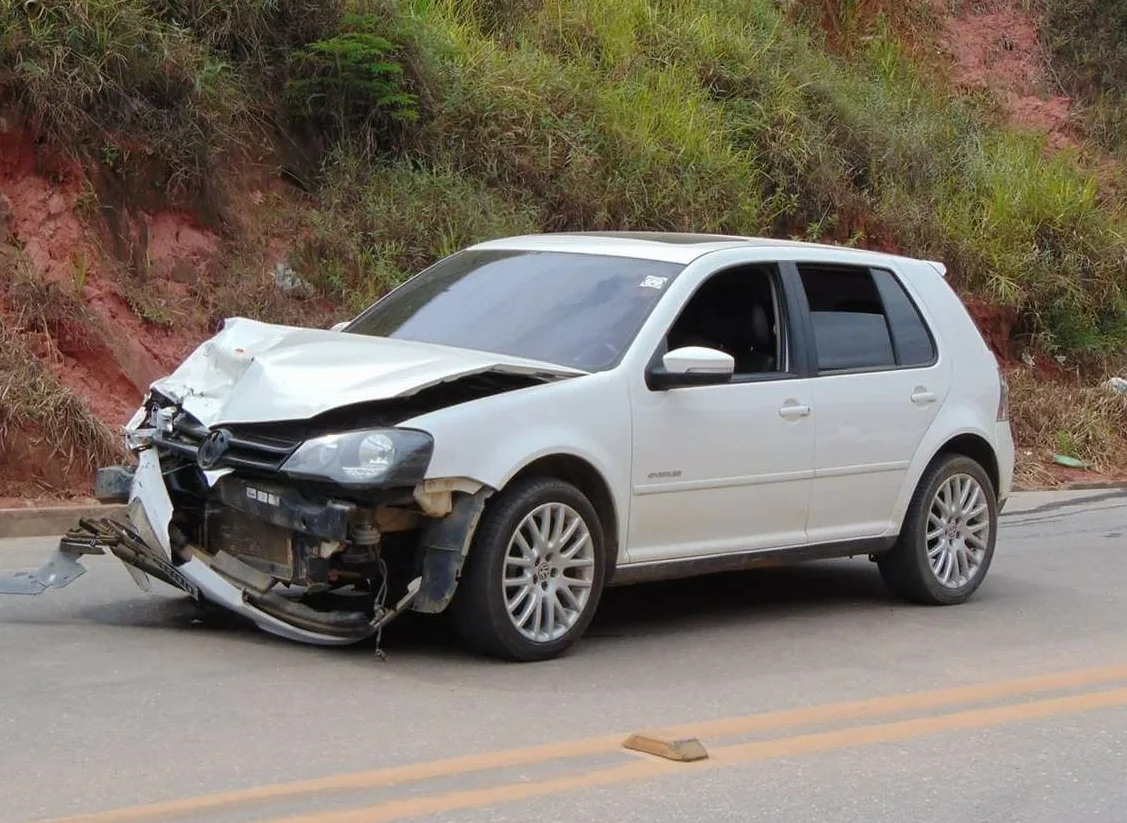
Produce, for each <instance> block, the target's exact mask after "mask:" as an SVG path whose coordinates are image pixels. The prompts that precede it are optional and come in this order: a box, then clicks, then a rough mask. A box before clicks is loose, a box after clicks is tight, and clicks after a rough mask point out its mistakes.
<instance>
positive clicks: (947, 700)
mask: <svg viewBox="0 0 1127 823" xmlns="http://www.w3.org/2000/svg"><path fill="white" fill-rule="evenodd" d="M1116 680H1127V666H1113V667H1108V668H1101V669H1084V670H1079V671H1072V672H1063V673H1059V674H1050V675H1041V676H1037V677H1026V678H1021V679H1018V680H1009V681H1004V682H998V683H984V684H979V685H972V686H957V687H954V688H948V689H940V690H936V691H927V692H912V693H908V694H902V695H892V696H886V697H877V698H872V699H867V700H856V701H851V702H847V703H834V704H829V705H824V706H814V707H810V708H802V709H785V710H782V711H774V712H767V713H764V714H753V715H748V716H745V717H733V718H727V719H722V720H712V721H704V722H697V723H687V724H683V725H679V726H673V727H665V728H666V729H667V730H668V731H669V732H671V733H673V734H676V735H679V736H683V737H700V738H708V737H713V738H715V737H732V736H736V735H740V734H749V733H752V732H757V731H769V730H772V729H779V728H786V727H790V726H803V725H805V726H811V725H816V724H819V723H830V722H836V721H847V720H860V719H865V718H873V717H881V716H888V715H893V714H897V713H904V712H912V711H923V710H927V709H935V708H943V707H945V706H955V705H959V704H965V703H975V702H985V701H989V700H1000V699H1004V698H1011V697H1019V696H1021V695H1026V694H1033V693H1036V692H1046V691H1054V690H1065V689H1076V688H1081V687H1084V686H1094V685H1098V684H1101V683H1108V682H1112V681H1116ZM626 734H627V733H626V732H623V733H621V734H615V735H606V736H600V737H591V738H586V739H582V740H572V741H565V742H561V743H549V744H546V745H542V746H532V747H528V748H519V749H509V750H504V751H497V752H486V753H482V754H471V755H464V756H461V757H452V758H447V759H443V760H435V761H430V762H425V763H411V764H407V765H404V766H393V767H390V768H383V769H371V770H367V771H361V772H353V773H349V774H341V775H333V776H330V777H321V778H312V779H309V780H299V781H294V782H291V783H279V784H274V785H267V786H256V787H253V788H249V789H236V790H233V791H228V792H220V793H216V794H211V795H202V796H199V797H189V798H184V799H180V800H169V801H162V802H157V803H148V804H144V805H139V806H132V807H128V808H124V809H118V810H114V811H107V812H96V813H94V814H84V815H78V816H74V817H68V818H62V819H58V820H55V821H47V822H46V823H138V821H147V820H157V821H164V820H165V819H167V818H170V817H174V816H183V815H187V814H192V813H195V812H204V811H208V810H215V809H226V808H230V807H233V806H240V805H243V804H249V803H261V802H273V801H279V800H285V799H287V798H292V797H305V796H308V795H313V794H320V793H323V792H331V791H348V790H364V789H377V788H384V787H388V786H394V785H398V784H402V783H412V782H419V781H423V780H430V779H434V778H438V777H449V776H453V775H460V774H468V773H472V772H480V771H488V770H498V769H505V768H511V767H516V766H529V765H534V764H537V763H546V762H548V761H552V760H563V759H568V758H576V757H585V756H591V755H597V754H606V753H608V752H613V751H616V750H618V748H619V746H620V744H621V743H622V741H623V740H624V739H625V737H626ZM631 765H634V764H631Z"/></svg>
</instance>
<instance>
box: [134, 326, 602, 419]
mask: <svg viewBox="0 0 1127 823" xmlns="http://www.w3.org/2000/svg"><path fill="white" fill-rule="evenodd" d="M484 372H495V373H502V374H526V375H537V376H543V378H544V380H545V381H549V380H556V379H561V378H566V377H576V376H579V375H582V374H586V372H583V371H580V370H577V369H569V368H567V367H564V366H557V365H554V364H551V363H542V362H540V361H537V360H526V359H524V358H520V357H511V356H509V355H504V354H495V353H493V352H480V351H474V350H472V349H460V348H452V347H449V346H440V345H436V344H433V343H417V342H414V341H409V340H394V339H391V338H386V337H368V336H365V335H359V334H347V333H343V332H334V331H328V330H324V329H307V328H298V327H293V326H279V325H275V324H272V323H262V322H259V321H257V320H248V319H246V318H241V317H238V318H232V319H230V320H228V321H227V322H226V323H225V324H224V326H223V329H222V331H220V332H219V333H218V334H217V335H215V336H214V337H212V338H211V339H210V340H207V341H205V342H204V343H202V344H201V345H200V346H199V347H198V348H197V349H196V350H195V351H194V352H192V354H191V355H189V356H188V358H187V359H186V360H185V361H184V362H183V363H181V364H180V366H179V367H177V369H176V370H175V371H174V372H172V374H170V375H168V376H167V377H164V378H162V379H160V380H157V381H156V382H154V383H153V384H152V386H151V388H152V389H153V390H154V391H157V392H159V393H160V394H162V395H164V396H165V397H167V398H169V399H170V400H173V401H174V402H177V403H180V404H181V406H182V407H183V408H184V410H185V411H187V412H188V413H189V414H191V415H192V416H193V417H195V418H196V419H197V420H199V421H200V422H201V423H202V424H203V425H205V426H208V427H211V426H214V425H215V424H217V423H260V422H262V423H264V422H272V421H281V420H307V419H309V418H311V417H315V416H317V415H318V414H321V413H323V412H327V411H330V410H332V409H336V408H340V407H342V406H350V405H353V404H355V403H363V402H367V401H372V400H387V399H390V398H393V397H407V396H410V395H412V394H415V393H416V392H419V391H421V390H423V389H426V388H428V387H431V386H434V385H437V384H439V383H445V382H449V381H452V380H457V379H459V378H462V377H468V376H471V375H474V374H482V373H484Z"/></svg>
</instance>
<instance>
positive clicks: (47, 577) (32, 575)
mask: <svg viewBox="0 0 1127 823" xmlns="http://www.w3.org/2000/svg"><path fill="white" fill-rule="evenodd" d="M84 574H86V567H85V566H83V565H82V564H81V563H79V562H78V556H77V555H74V554H72V553H71V552H69V551H66V550H65V549H59V550H57V551H56V552H55V553H54V554H52V555H51V557H50V558H49V559H48V560H47V562H46V563H44V564H43V566H42V567H41V568H39V569H38V570H36V571H28V572H15V573H14V574H4V575H0V594H29V595H37V594H43V592H45V591H47V589H61V588H63V587H64V586H69V585H70V584H71V583H73V582H74V581H75V580H77V579H78V578H80V577H82V575H84Z"/></svg>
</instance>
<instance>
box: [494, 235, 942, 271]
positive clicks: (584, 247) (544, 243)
mask: <svg viewBox="0 0 1127 823" xmlns="http://www.w3.org/2000/svg"><path fill="white" fill-rule="evenodd" d="M746 247H762V248H772V247H774V248H795V249H820V250H824V251H832V252H835V253H838V254H840V253H843V252H844V253H851V254H850V256H854V255H856V256H863V257H865V258H868V259H869V260H876V259H882V258H883V259H885V260H894V259H899V260H905V259H911V258H905V257H903V256H900V255H893V254H887V253H884V252H876V251H865V250H861V249H855V248H852V247H849V246H833V245H827V244H825V243H808V242H802V241H797V240H776V239H774V238H769V237H740V236H736V235H727V234H693V233H689V232H646V231H591V232H560V233H549V234H526V235H521V236H517V237H502V238H498V239H496V240H488V241H486V242H484V243H478V244H477V245H475V246H472V247H471V248H472V249H475V250H476V249H506V250H519V251H559V252H572V253H579V254H582V253H586V254H606V255H613V256H616V257H634V258H638V259H641V260H655V261H661V262H665V263H681V264H684V265H688V264H689V263H691V262H692V261H694V260H696V259H697V258H698V257H701V256H702V255H705V254H709V253H710V252H715V251H723V250H725V249H736V248H746ZM927 262H929V263H931V264H932V265H933V266H935V267H936V269H937V270H938V271H939V272H940V273H941V274H946V271H947V270H946V267H944V266H943V264H942V263H937V262H935V261H927Z"/></svg>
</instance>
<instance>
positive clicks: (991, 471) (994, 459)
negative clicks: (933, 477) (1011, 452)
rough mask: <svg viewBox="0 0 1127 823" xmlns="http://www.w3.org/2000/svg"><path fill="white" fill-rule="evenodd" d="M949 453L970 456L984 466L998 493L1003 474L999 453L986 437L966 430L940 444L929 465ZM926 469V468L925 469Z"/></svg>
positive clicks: (995, 491)
mask: <svg viewBox="0 0 1127 823" xmlns="http://www.w3.org/2000/svg"><path fill="white" fill-rule="evenodd" d="M948 454H959V455H962V456H963V457H969V458H970V459H971V460H973V461H974V462H975V463H977V464H978V465H980V466H982V468H983V470H984V471H985V472H986V476H987V477H989V478H990V482H991V483H992V484H993V486H994V493H995V494H997V493H998V487H999V485H1000V483H1001V476H1000V472H999V468H998V455H997V453H996V452H995V451H994V447H993V446H992V445H990V441H988V440H987V439H986V438H985V437H983V436H981V435H979V434H975V433H973V432H964V433H963V434H959V435H956V436H954V437H952V438H951V439H950V440H948V441H947V442H946V443H944V444H943V445H942V446H940V448H939V450H938V451H937V452H936V453H935V455H934V456H933V457H932V458H931V460H929V461H928V464H927V467H928V468H930V467H931V466H933V465H935V461H936V460H938V459H940V458H941V457H943V456H945V455H948ZM925 471H926V469H925Z"/></svg>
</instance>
